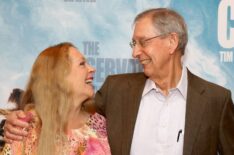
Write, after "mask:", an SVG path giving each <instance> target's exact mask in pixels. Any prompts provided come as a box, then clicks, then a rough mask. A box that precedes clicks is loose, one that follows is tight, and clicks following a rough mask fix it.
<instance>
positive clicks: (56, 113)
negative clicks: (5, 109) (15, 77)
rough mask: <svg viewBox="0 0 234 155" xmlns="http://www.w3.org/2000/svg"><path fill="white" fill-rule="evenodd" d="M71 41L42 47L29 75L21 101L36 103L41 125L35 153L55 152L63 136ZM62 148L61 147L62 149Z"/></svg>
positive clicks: (65, 119) (68, 96)
mask: <svg viewBox="0 0 234 155" xmlns="http://www.w3.org/2000/svg"><path fill="white" fill-rule="evenodd" d="M70 47H74V45H72V44H71V43H61V44H58V45H55V46H52V47H49V48H47V49H45V50H44V51H42V52H41V53H40V54H39V56H38V57H37V59H36V61H35V63H34V65H33V68H32V71H31V75H30V79H29V82H28V85H27V88H26V91H25V93H24V95H23V98H22V105H23V106H25V105H27V104H30V103H34V104H35V110H36V112H37V113H38V115H39V117H40V119H41V122H42V126H41V133H40V136H39V137H40V138H39V144H38V151H37V154H38V155H45V154H58V153H59V152H60V151H61V150H56V148H58V147H56V146H58V141H60V142H62V141H63V140H65V138H64V137H65V134H64V131H65V129H66V125H67V120H68V113H69V110H70V107H71V104H70V103H71V102H72V92H71V90H70V86H69V84H68V83H67V81H66V76H67V75H68V74H69V73H70V69H71V62H70V60H69V49H70ZM61 152H62V151H61Z"/></svg>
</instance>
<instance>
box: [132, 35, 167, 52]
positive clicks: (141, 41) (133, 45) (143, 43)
mask: <svg viewBox="0 0 234 155" xmlns="http://www.w3.org/2000/svg"><path fill="white" fill-rule="evenodd" d="M168 34H169V33H165V34H160V35H157V36H154V37H150V38H147V39H144V40H139V41H138V44H139V45H140V46H141V47H143V48H144V47H145V46H146V43H147V42H148V41H150V40H152V39H155V38H158V37H162V36H165V35H168ZM136 44H137V42H136V40H132V41H131V42H130V43H129V45H130V47H131V48H132V49H133V48H134V47H136Z"/></svg>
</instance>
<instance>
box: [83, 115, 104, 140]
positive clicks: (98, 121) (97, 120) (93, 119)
mask: <svg viewBox="0 0 234 155" xmlns="http://www.w3.org/2000/svg"><path fill="white" fill-rule="evenodd" d="M88 124H89V125H90V126H91V128H92V129H94V130H96V131H98V132H99V133H100V134H102V135H104V136H106V135H107V133H106V118H105V117H104V116H102V115H100V114H98V113H94V114H91V115H90V119H89V121H88Z"/></svg>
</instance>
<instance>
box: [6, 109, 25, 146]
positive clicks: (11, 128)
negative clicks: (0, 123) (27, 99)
mask: <svg viewBox="0 0 234 155" xmlns="http://www.w3.org/2000/svg"><path fill="white" fill-rule="evenodd" d="M25 117H26V114H25V113H24V112H23V111H14V112H11V113H10V114H8V115H7V117H6V122H5V125H4V140H5V141H6V142H7V143H12V141H20V140H22V139H23V137H25V136H27V134H28V133H27V131H25V130H22V129H23V128H27V127H28V126H29V123H27V122H25V121H23V119H24V118H25Z"/></svg>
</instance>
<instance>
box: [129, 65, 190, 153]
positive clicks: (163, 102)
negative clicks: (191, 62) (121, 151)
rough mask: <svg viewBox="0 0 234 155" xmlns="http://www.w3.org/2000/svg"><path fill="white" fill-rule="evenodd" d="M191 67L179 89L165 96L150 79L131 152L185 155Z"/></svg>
mask: <svg viewBox="0 0 234 155" xmlns="http://www.w3.org/2000/svg"><path fill="white" fill-rule="evenodd" d="M187 85H188V80H187V69H186V67H183V69H182V76H181V79H180V81H179V83H178V85H177V86H176V88H173V89H170V90H169V94H168V95H167V96H164V95H163V93H162V91H161V90H160V89H159V88H158V87H157V86H156V85H155V83H154V82H153V81H152V80H150V79H147V81H146V84H145V87H144V91H143V94H142V98H141V103H140V107H139V111H138V115H137V120H136V124H135V129H134V135H133V139H132V145H131V152H130V154H131V155H182V154H183V141H184V137H183V135H184V126H185V111H186V98H187Z"/></svg>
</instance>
